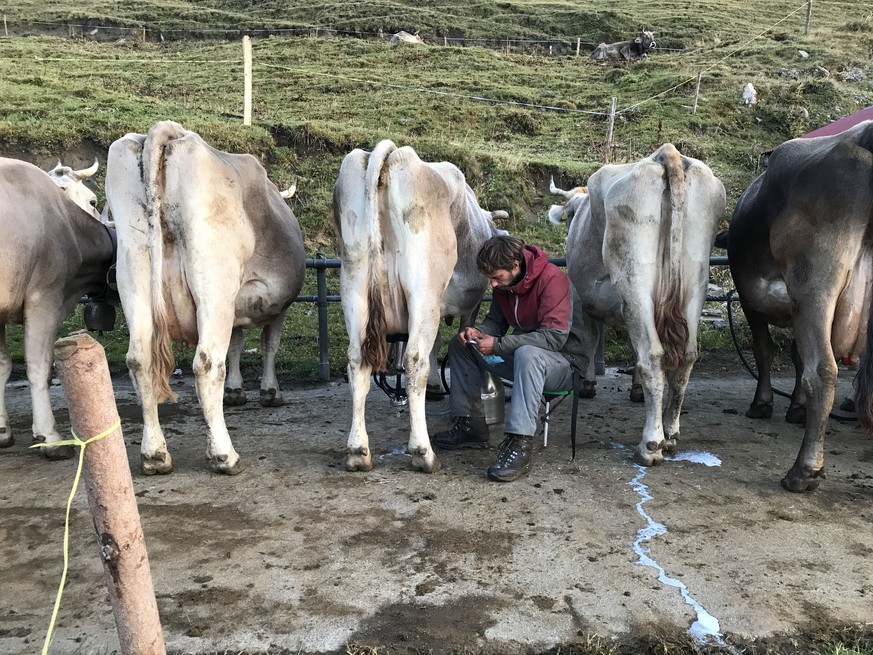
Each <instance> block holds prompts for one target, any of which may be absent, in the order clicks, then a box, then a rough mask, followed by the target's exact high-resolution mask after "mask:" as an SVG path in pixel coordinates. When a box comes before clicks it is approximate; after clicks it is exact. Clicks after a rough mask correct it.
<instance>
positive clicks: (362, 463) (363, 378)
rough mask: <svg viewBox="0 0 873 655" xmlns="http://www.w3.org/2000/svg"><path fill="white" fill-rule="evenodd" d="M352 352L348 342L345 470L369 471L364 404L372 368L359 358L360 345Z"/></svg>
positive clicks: (370, 459)
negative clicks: (349, 409)
mask: <svg viewBox="0 0 873 655" xmlns="http://www.w3.org/2000/svg"><path fill="white" fill-rule="evenodd" d="M356 350H357V352H356V353H353V351H352V345H351V344H349V365H348V369H347V370H348V376H349V387H350V388H351V392H352V427H351V429H350V430H349V439H348V442H347V444H346V470H347V471H370V470H372V469H373V453H371V452H370V443H369V438H368V436H367V423H366V420H365V414H364V406H365V404H366V401H367V393H369V391H370V373H372V371H373V369H372V367H370V366H369V365H368V364H366V363H364V362H363V361H362V359H361V354H360V346H358V347H357V349H356Z"/></svg>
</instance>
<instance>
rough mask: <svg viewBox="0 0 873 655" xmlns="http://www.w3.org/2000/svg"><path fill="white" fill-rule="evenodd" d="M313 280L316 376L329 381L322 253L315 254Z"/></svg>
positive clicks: (324, 265) (325, 295)
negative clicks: (316, 303)
mask: <svg viewBox="0 0 873 655" xmlns="http://www.w3.org/2000/svg"><path fill="white" fill-rule="evenodd" d="M315 279H316V281H317V283H318V375H319V377H320V378H321V379H322V380H330V360H329V359H328V356H327V342H328V336H327V260H326V258H325V256H324V253H320V252H317V253H315Z"/></svg>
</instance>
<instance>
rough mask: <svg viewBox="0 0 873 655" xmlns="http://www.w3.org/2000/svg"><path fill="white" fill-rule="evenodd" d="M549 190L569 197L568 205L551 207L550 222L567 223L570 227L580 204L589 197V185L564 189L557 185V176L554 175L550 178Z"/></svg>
mask: <svg viewBox="0 0 873 655" xmlns="http://www.w3.org/2000/svg"><path fill="white" fill-rule="evenodd" d="M549 191H551V192H552V193H554V194H555V195H560V196H564V197H565V198H566V199H567V204H566V205H552V206H551V207H550V208H549V222H550V223H554V224H555V225H561V224H562V223H566V224H567V227H569V226H570V221H571V220H572V219H573V216H574V215H575V214H576V210H577V209H578V207H579V205H581V204H582V201H583V199H585V198H588V187H587V186H577V187H575V188H573V189H570V190H569V191H564V190H563V189H559V188H558V187H556V186H555V178H554V177H553V178H551V179H550V180H549Z"/></svg>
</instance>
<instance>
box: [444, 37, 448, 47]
mask: <svg viewBox="0 0 873 655" xmlns="http://www.w3.org/2000/svg"><path fill="white" fill-rule="evenodd" d="M447 45H449V40H448V38H446V37H445V36H443V47H444V48H445V47H446V46H447Z"/></svg>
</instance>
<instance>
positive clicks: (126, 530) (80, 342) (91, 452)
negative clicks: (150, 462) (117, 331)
mask: <svg viewBox="0 0 873 655" xmlns="http://www.w3.org/2000/svg"><path fill="white" fill-rule="evenodd" d="M54 354H55V361H56V368H57V371H58V377H59V378H60V380H61V384H62V385H63V388H64V393H65V394H66V396H67V402H68V403H69V407H70V423H71V426H72V430H73V432H74V433H75V434H76V435H77V436H78V437H80V438H81V439H82V441H86V440H87V439H89V438H91V437H94V436H97V435H100V434H102V433H104V432H105V431H106V430H111V429H112V426H113V425H117V426H118V427H117V428H115V429H114V430H113V431H112V432H110V433H109V434H108V436H106V437H103V438H101V439H99V440H97V441H94V442H92V443H90V444H89V445H88V446H87V447H86V448H85V452H84V458H83V464H84V479H85V487H86V489H87V491H88V506H89V507H90V509H91V516H92V518H93V522H94V529H95V530H96V532H97V543H98V545H99V547H100V556H101V560H102V561H103V573H104V579H105V581H106V587H107V589H108V590H109V600H110V601H111V602H112V613H113V614H114V616H115V627H116V629H117V630H118V640H119V642H120V644H121V652H122V653H123V654H124V655H164V654H165V653H166V646H165V645H164V634H163V632H162V631H161V621H160V617H159V616H158V604H157V601H156V600H155V590H154V586H153V584H152V576H151V568H150V567H149V559H148V553H147V552H146V546H145V537H144V535H143V532H142V524H141V523H140V519H139V510H138V509H137V506H136V497H135V496H134V494H133V479H132V478H131V476H130V465H129V464H128V461H127V449H126V448H125V446H124V438H123V436H122V433H121V424H120V422H119V418H118V410H117V408H116V407H115V394H114V392H113V391H112V380H111V379H110V377H109V366H108V364H107V363H106V354H105V353H104V351H103V347H102V346H101V345H100V344H99V343H97V342H96V341H95V340H94V339H93V338H92V337H91V336H90V335H88V334H78V335H73V336H69V337H66V338H63V339H59V340H58V341H57V342H56V343H55V352H54Z"/></svg>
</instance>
